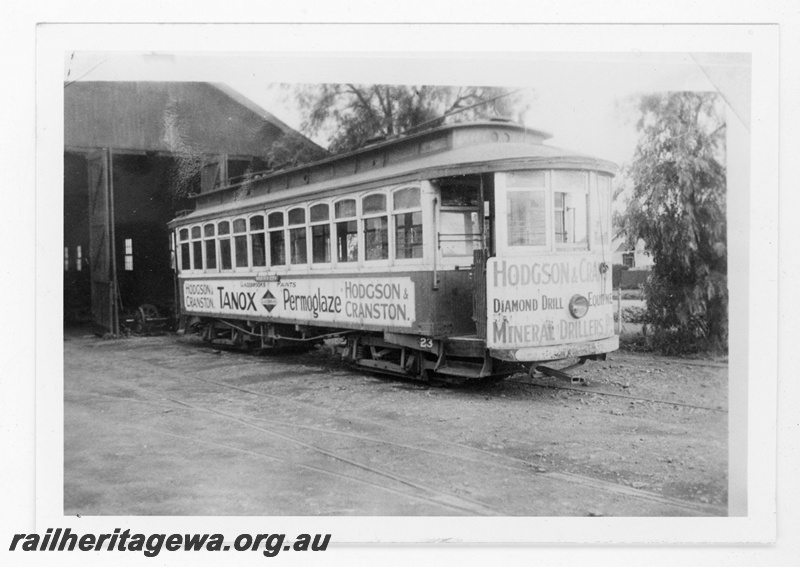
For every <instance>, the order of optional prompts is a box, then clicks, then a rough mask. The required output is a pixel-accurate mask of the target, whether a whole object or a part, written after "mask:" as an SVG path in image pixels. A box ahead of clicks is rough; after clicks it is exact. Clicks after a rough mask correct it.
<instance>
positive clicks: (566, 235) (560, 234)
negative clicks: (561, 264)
mask: <svg viewBox="0 0 800 567" xmlns="http://www.w3.org/2000/svg"><path fill="white" fill-rule="evenodd" d="M587 201H588V175H587V173H586V172H584V171H553V227H554V232H555V242H556V247H558V248H579V249H586V248H588V244H589V235H588V226H589V224H588V223H589V208H588V202H587Z"/></svg>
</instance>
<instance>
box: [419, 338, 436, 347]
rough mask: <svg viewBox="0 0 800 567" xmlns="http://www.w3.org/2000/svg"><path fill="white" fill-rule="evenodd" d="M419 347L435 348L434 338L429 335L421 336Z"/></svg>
mask: <svg viewBox="0 0 800 567" xmlns="http://www.w3.org/2000/svg"><path fill="white" fill-rule="evenodd" d="M419 348H433V339H429V338H427V337H420V338H419Z"/></svg>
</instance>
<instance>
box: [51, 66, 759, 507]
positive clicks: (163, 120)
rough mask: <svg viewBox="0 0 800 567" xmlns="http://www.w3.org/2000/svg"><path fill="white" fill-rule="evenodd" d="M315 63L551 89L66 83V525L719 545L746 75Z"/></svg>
mask: <svg viewBox="0 0 800 567" xmlns="http://www.w3.org/2000/svg"><path fill="white" fill-rule="evenodd" d="M304 63H305V65H308V66H309V67H310V66H311V65H319V66H321V67H331V68H338V69H340V70H341V72H342V75H343V76H344V75H347V74H348V71H349V69H351V68H352V67H354V66H355V65H356V64H359V63H363V64H365V65H368V66H370V67H376V68H379V69H386V70H387V71H395V70H397V69H400V70H407V69H413V70H414V72H416V73H420V74H422V73H423V72H424V71H425V70H427V71H428V73H430V74H431V79H433V78H434V77H435V70H436V69H439V68H441V67H444V66H448V65H449V66H451V67H458V66H461V67H465V66H466V65H465V64H468V65H469V66H470V67H477V68H478V70H479V71H483V72H484V73H486V72H487V71H489V70H491V71H492V72H494V73H495V74H498V73H497V71H496V69H497V68H498V67H499V68H500V71H501V73H499V74H500V75H501V77H502V78H506V77H507V78H508V79H511V78H512V77H513V75H512V74H511V73H508V70H510V69H511V68H513V69H516V70H519V71H521V72H520V74H519V75H518V78H519V77H536V79H535V80H534V81H532V83H531V84H524V83H523V84H511V85H508V86H505V85H504V86H494V85H492V86H483V85H480V86H475V85H435V84H433V85H432V84H428V83H427V82H426V83H420V84H410V83H402V84H384V83H373V84H363V83H354V82H342V83H327V82H326V83H306V84H274V83H265V84H259V83H258V82H257V81H256V80H255V79H252V77H253V76H254V75H255V76H256V78H261V72H260V71H259V70H261V69H264V68H267V67H269V66H270V64H273V65H274V64H285V65H287V66H292V65H294V64H295V62H293V61H292V60H291V59H287V60H285V61H276V62H273V61H272V58H270V57H269V56H263V57H262V56H257V55H253V56H250V57H245V58H244V59H243V60H239V58H238V57H237V56H236V55H235V54H220V55H210V56H203V57H195V56H186V55H182V54H169V53H166V54H162V53H144V54H132V53H125V54H118V53H85V52H79V51H76V52H74V53H69V54H65V77H64V78H65V86H64V104H65V106H64V120H65V122H64V180H65V181H64V199H65V202H64V203H65V206H64V320H65V343H64V348H65V351H64V427H65V431H64V434H65V435H64V451H65V454H64V512H65V514H67V515H72V514H81V515H119V514H124V515H150V514H156V515H183V514H187V515H267V516H280V515H288V516H307V515H321V516H337V515H352V516H460V515H468V516H473V515H479V516H726V515H728V514H729V512H730V510H729V505H730V498H731V495H729V490H728V479H729V470H728V468H729V467H728V424H727V418H728V402H727V399H728V358H727V355H728V343H727V340H728V315H727V314H728V285H727V279H728V278H727V276H728V267H727V247H728V246H727V238H726V237H727V215H726V186H727V183H726V181H727V162H728V155H727V144H726V139H727V124H728V122H730V121H741V122H742V123H743V125H744V126H746V125H747V120H748V114H749V108H748V105H749V101H748V99H747V93H748V89H749V81H750V61H749V58H748V57H747V56H746V55H739V54H714V55H708V56H704V55H703V54H693V55H691V56H689V55H682V54H677V55H660V54H641V55H637V56H630V55H616V54H607V55H604V54H585V55H572V54H559V53H555V54H547V55H541V54H532V55H525V56H517V57H513V56H512V55H510V54H509V55H508V56H503V57H499V58H498V57H497V56H487V57H473V58H470V59H466V58H456V59H454V60H451V61H448V60H446V59H440V58H438V57H435V56H431V55H429V54H420V55H417V56H415V57H413V58H405V57H396V58H393V59H385V58H382V57H380V56H375V57H370V58H368V59H367V60H366V61H363V62H362V61H359V60H358V59H353V58H332V59H327V60H326V58H324V57H322V58H319V59H317V58H313V59H306V61H305V62H304ZM297 64H301V63H300V62H298V63H297ZM192 66H194V67H195V68H202V67H206V68H207V67H217V68H220V69H222V68H225V67H231V68H233V69H242V70H248V73H242V74H241V76H239V75H237V73H235V72H230V71H228V72H227V73H226V74H225V76H223V77H221V79H220V82H203V81H177V80H172V81H164V80H153V81H143V80H132V81H120V80H113V81H109V80H106V81H103V80H102V77H105V76H118V75H119V74H120V73H121V74H123V75H124V74H125V73H128V72H130V71H131V70H134V69H137V68H139V69H141V70H142V71H141V72H143V73H147V72H150V73H154V74H155V73H159V72H162V73H163V75H165V76H166V75H173V76H175V75H178V74H179V73H180V70H181V69H183V68H189V69H190V68H191V67H192ZM556 66H558V70H557V72H554V70H555V67H556ZM647 66H650V68H651V69H652V71H651V73H650V77H648V78H650V79H651V81H659V80H664V79H663V78H662V77H663V75H665V74H667V73H676V74H678V75H679V76H680V77H681V78H682V79H683V80H685V81H686V84H687V90H683V91H666V90H658V91H654V92H648V91H644V90H641V91H637V90H636V89H637V88H638V89H646V88H647V87H652V86H653V85H652V83H651V84H649V85H648V84H646V83H644V82H643V81H642V77H640V76H639V73H636V72H635V69H637V68H639V69H641V68H645V67H647ZM104 68H105V69H106V70H105V72H104V71H103V69H104ZM162 70H163V71H162ZM173 70H174V71H173ZM474 71H475V70H473V73H474ZM621 71H624V73H625V74H626V75H629V76H631V75H632V76H634V77H635V78H634V79H633V80H630V81H628V82H627V84H623V83H622V82H621V81H619V80H614V81H613V84H611V81H609V79H611V78H612V77H614V78H615V79H616V77H618V76H619V75H620V72H621ZM428 73H426V74H428ZM386 74H387V75H388V74H390V73H386ZM475 74H477V73H475ZM269 79H270V78H269V77H264V78H263V79H262V80H263V81H268V80H269ZM225 80H227V81H230V83H232V84H230V83H226V82H224V81H225ZM248 80H250V81H252V83H253V84H252V86H251V85H248V91H247V94H245V93H243V92H242V90H243V89H244V87H243V86H242V87H239V85H238V84H237V82H236V81H242V83H246V82H247V81H248ZM496 80H497V79H496ZM715 80H717V81H718V82H715ZM692 83H695V84H696V86H695V85H692ZM589 85H593V88H588V87H589ZM689 85H691V86H692V89H691V90H688V89H689ZM237 87H238V90H237ZM726 95H727V97H726ZM741 95H744V96H741ZM251 97H252V98H251ZM256 97H257V99H258V100H253V99H254V98H256ZM726 101H730V102H726ZM287 122H292V123H293V124H295V126H294V127H292V126H290V125H289V124H288V123H287ZM540 123H546V124H541V127H540ZM561 130H563V133H561V132H560V131H561ZM568 137H569V139H568ZM551 140H563V142H561V143H558V144H557V143H554V142H551ZM570 142H572V143H570ZM581 142H582V143H581ZM562 144H563V147H562ZM578 144H580V146H581V148H580V149H578V150H575V149H566V147H569V148H572V147H574V146H575V145H578ZM584 148H591V149H590V151H588V152H586V151H581V150H583V149H584ZM99 423H104V424H106V425H105V426H102V427H98V424H99ZM245 494H247V497H246V498H244V497H243V495H245ZM735 512H736V513H744V512H746V510H736V511H735Z"/></svg>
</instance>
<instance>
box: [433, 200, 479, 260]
mask: <svg viewBox="0 0 800 567" xmlns="http://www.w3.org/2000/svg"><path fill="white" fill-rule="evenodd" d="M440 220H441V225H442V226H441V235H440V241H439V247H440V248H441V250H442V255H443V256H469V255H471V254H472V252H473V250H474V249H475V244H476V242H478V241H479V239H480V234H481V232H480V231H481V228H480V222H481V221H480V217H479V215H478V211H442V213H441V215H440Z"/></svg>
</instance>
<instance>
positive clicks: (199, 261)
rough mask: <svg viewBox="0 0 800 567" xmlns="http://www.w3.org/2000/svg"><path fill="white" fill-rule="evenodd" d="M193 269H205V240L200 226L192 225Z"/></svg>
mask: <svg viewBox="0 0 800 567" xmlns="http://www.w3.org/2000/svg"><path fill="white" fill-rule="evenodd" d="M192 269H194V270H202V269H203V241H202V240H201V236H200V227H199V226H193V227H192Z"/></svg>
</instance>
